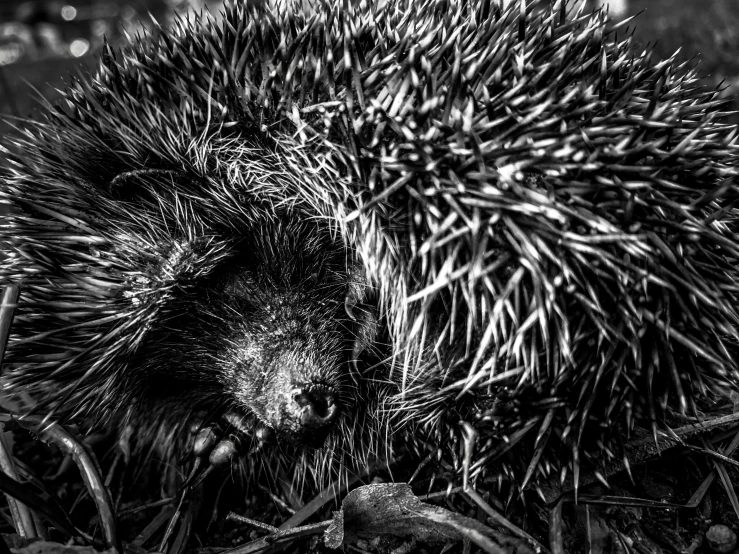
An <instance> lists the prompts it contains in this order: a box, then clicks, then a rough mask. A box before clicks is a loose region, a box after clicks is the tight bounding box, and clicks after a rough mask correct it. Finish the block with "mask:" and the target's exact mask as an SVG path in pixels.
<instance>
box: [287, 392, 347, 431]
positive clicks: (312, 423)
mask: <svg viewBox="0 0 739 554" xmlns="http://www.w3.org/2000/svg"><path fill="white" fill-rule="evenodd" d="M292 401H293V404H294V406H295V407H297V414H298V418H297V419H298V422H299V424H300V426H301V427H303V428H305V429H321V428H324V427H327V426H331V425H333V423H334V421H336V417H337V415H338V413H339V410H338V407H337V406H336V402H335V399H334V395H333V394H332V393H331V392H328V391H324V390H321V389H314V390H311V389H309V388H308V389H306V388H298V389H293V391H292Z"/></svg>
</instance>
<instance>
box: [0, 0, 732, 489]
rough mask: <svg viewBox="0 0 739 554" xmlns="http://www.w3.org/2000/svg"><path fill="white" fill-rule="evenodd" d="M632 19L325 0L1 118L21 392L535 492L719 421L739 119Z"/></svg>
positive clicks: (333, 458) (197, 26) (215, 29)
mask: <svg viewBox="0 0 739 554" xmlns="http://www.w3.org/2000/svg"><path fill="white" fill-rule="evenodd" d="M623 27H624V24H619V25H616V26H608V25H607V22H606V20H605V16H604V14H602V13H600V12H593V13H584V12H581V11H579V12H576V13H568V12H567V6H566V4H565V3H563V2H559V1H558V2H554V3H553V5H552V6H546V7H543V8H541V7H531V6H527V5H526V3H523V2H521V3H511V5H509V6H507V7H505V8H501V7H499V6H497V5H496V3H495V2H490V1H489V0H464V1H461V0H413V1H410V0H399V1H397V2H367V3H361V4H356V3H352V2H343V1H339V0H315V1H313V2H277V3H274V5H273V4H271V3H259V4H250V3H234V4H233V5H230V6H228V7H226V8H225V11H224V13H223V14H222V17H221V19H219V20H216V19H214V18H211V17H209V16H207V15H203V16H200V17H191V18H189V19H185V20H180V21H178V22H177V23H176V24H175V26H174V28H173V29H171V30H162V29H157V30H156V32H155V33H153V34H151V35H148V36H142V37H138V38H136V39H134V40H132V42H131V44H130V45H129V46H128V47H126V48H124V49H122V50H120V51H117V52H114V51H113V49H112V48H110V47H107V46H106V47H105V49H104V51H103V53H102V56H101V61H100V64H99V67H98V68H97V70H96V73H95V74H94V75H90V76H86V77H82V78H79V79H77V80H75V81H73V82H72V83H71V84H70V85H69V86H68V87H67V88H66V90H65V91H64V92H63V96H62V101H61V102H60V104H59V105H57V106H53V107H52V106H47V107H46V108H45V109H44V110H42V112H41V114H40V116H39V117H38V118H36V119H35V120H34V121H24V122H23V124H22V125H20V126H19V130H18V133H17V135H16V136H15V137H14V138H11V139H6V140H5V152H6V154H7V161H6V163H5V164H4V168H3V170H2V171H3V172H2V174H1V175H2V176H1V177H0V179H1V182H2V200H3V201H4V202H7V203H9V204H11V205H12V213H11V215H10V216H9V217H8V218H7V221H6V222H5V223H4V224H3V226H2V228H1V233H2V235H1V240H2V241H4V242H6V243H7V244H8V245H9V246H8V255H7V257H6V258H5V259H4V260H3V261H2V263H1V265H0V281H1V282H2V283H5V284H17V285H19V286H20V290H21V296H20V304H19V306H18V308H17V310H16V316H15V320H14V323H13V326H12V331H11V333H12V334H11V337H10V341H9V345H8V348H7V354H6V359H5V360H4V368H3V379H4V384H5V385H4V386H5V387H6V389H7V390H9V391H11V392H13V391H16V392H20V391H24V392H30V393H32V394H34V395H35V396H36V397H37V398H39V399H40V402H39V404H38V405H37V406H36V408H35V409H36V410H40V411H50V412H51V413H52V414H53V415H54V417H58V418H61V419H75V418H78V419H83V420H88V421H90V420H94V421H97V422H111V421H112V422H116V423H117V424H119V425H131V426H133V427H134V428H135V429H137V433H138V437H139V438H140V439H141V441H142V442H143V443H147V442H148V443H158V444H164V445H176V444H180V440H181V437H182V436H183V435H186V434H187V429H188V428H189V427H188V426H189V425H191V424H192V423H193V422H196V423H198V422H200V423H199V424H202V423H203V422H206V423H207V422H212V421H218V420H223V419H224V418H225V419H226V420H228V421H237V422H238V423H237V424H236V427H237V428H238V431H239V433H241V434H242V435H243V436H245V437H247V438H249V437H250V438H251V440H252V441H264V443H265V444H270V441H272V442H273V444H276V445H277V451H279V453H280V455H281V456H291V457H292V458H290V459H294V460H295V462H294V463H296V464H298V463H303V464H304V465H306V466H307V467H310V468H312V470H313V471H315V472H318V473H320V471H322V470H324V469H325V468H326V467H328V466H331V465H332V464H333V463H334V462H336V463H337V464H338V466H339V467H358V466H359V465H360V464H363V463H366V462H367V460H370V459H372V458H373V457H380V458H382V457H383V456H386V457H387V455H389V454H392V452H393V451H394V450H393V449H394V448H395V446H397V445H398V444H399V443H403V444H405V445H411V446H412V447H413V448H417V449H419V451H423V452H432V453H436V454H437V455H438V459H442V460H445V461H447V462H448V463H449V465H450V467H452V468H453V469H454V470H455V471H457V472H458V474H459V475H463V476H464V477H466V478H468V479H471V480H473V481H475V480H477V481H479V480H480V479H486V480H488V479H490V480H496V479H498V480H501V481H505V482H509V483H514V484H515V486H516V487H517V488H518V489H519V490H525V489H527V488H529V487H536V486H538V485H537V484H538V483H541V482H544V480H548V479H556V480H564V479H566V478H569V477H572V476H573V475H574V476H575V478H577V473H578V471H579V468H580V467H581V466H582V465H583V464H585V465H587V466H592V467H594V468H598V467H601V465H602V464H603V463H605V462H606V461H608V460H613V459H618V458H619V456H621V455H622V453H623V443H624V441H626V440H628V438H629V437H631V436H633V435H634V434H635V433H637V432H639V431H641V430H647V431H653V432H655V433H656V431H657V430H659V429H662V428H666V427H668V426H670V425H673V424H674V423H675V422H678V421H689V420H694V418H696V417H698V418H700V417H701V415H702V414H703V413H704V411H705V410H706V409H708V408H710V407H711V406H712V404H713V403H715V402H717V401H719V400H720V399H721V398H723V395H725V394H726V392H727V391H729V390H732V389H735V388H737V384H739V367H737V359H739V357H738V356H737V353H738V352H737V344H738V342H737V341H738V339H739V311H738V310H737V306H738V305H739V303H738V302H737V295H738V294H739V288H737V285H736V283H738V282H739V241H737V240H735V238H736V223H735V222H736V215H735V209H734V206H735V205H736V203H737V202H738V201H739V188H738V187H737V184H736V178H737V171H738V170H737V167H738V164H737V161H738V160H737V153H738V150H737V143H736V132H735V130H734V128H733V127H732V126H731V125H730V124H729V123H728V122H727V120H726V115H727V113H726V112H725V105H726V104H725V101H724V100H722V99H721V95H720V91H719V90H714V89H710V88H705V87H704V86H703V85H702V84H701V82H700V80H699V76H698V74H697V72H696V71H695V70H694V69H691V68H690V67H688V66H687V65H685V64H683V63H681V62H679V61H678V59H677V57H673V58H670V59H667V60H664V61H660V62H654V61H652V60H651V57H650V53H649V51H641V50H639V49H638V48H637V46H636V45H635V44H634V42H633V40H632V39H631V38H630V37H629V36H628V33H624V32H623ZM619 34H620V36H619ZM260 444H261V443H260ZM264 455H265V456H266V455H267V454H266V453H265V454H264ZM479 482H482V481H479Z"/></svg>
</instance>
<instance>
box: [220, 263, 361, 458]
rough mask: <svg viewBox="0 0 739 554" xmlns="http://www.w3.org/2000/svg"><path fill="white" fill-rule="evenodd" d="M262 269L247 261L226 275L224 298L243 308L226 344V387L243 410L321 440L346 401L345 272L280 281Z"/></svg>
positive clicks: (288, 432)
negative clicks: (330, 276)
mask: <svg viewBox="0 0 739 554" xmlns="http://www.w3.org/2000/svg"><path fill="white" fill-rule="evenodd" d="M261 271H264V269H262V270H261ZM261 271H260V269H258V268H257V269H256V272H255V271H254V270H253V269H247V268H244V267H239V268H237V269H236V270H235V271H234V270H231V271H230V272H229V274H228V276H227V278H226V280H225V281H222V284H223V288H222V289H221V290H220V291H219V297H218V300H217V301H218V302H221V303H222V306H223V307H226V309H228V310H229V311H231V312H232V313H233V315H234V316H236V317H235V318H234V319H232V320H231V321H232V325H231V326H230V332H229V333H228V334H227V336H226V337H224V339H225V341H224V346H223V349H222V351H221V352H219V357H220V359H221V364H222V376H223V386H224V389H225V391H226V392H227V394H229V396H230V397H231V401H232V405H233V408H234V409H235V410H237V411H239V410H243V411H248V412H251V413H253V414H254V415H256V416H257V418H258V419H259V420H260V421H261V422H262V423H264V424H266V425H267V426H268V427H270V428H272V429H274V430H275V431H276V432H277V434H278V436H282V437H283V438H284V439H286V440H288V441H289V442H291V443H294V444H296V445H301V446H320V445H321V443H322V442H323V440H324V439H325V438H326V435H327V433H328V432H329V430H330V429H331V428H332V427H333V425H334V424H335V423H336V421H337V419H338V417H339V414H340V412H341V411H342V406H341V404H344V403H346V402H340V398H341V397H342V396H345V395H343V394H342V392H343V388H344V378H345V373H346V372H347V371H348V370H349V365H348V364H347V362H348V358H347V353H348V352H349V345H350V344H351V337H350V336H349V335H347V334H346V333H345V332H344V329H343V327H346V322H345V321H344V319H346V316H345V315H344V316H343V317H342V313H341V308H342V306H343V303H344V297H345V295H346V293H345V292H344V291H342V288H343V287H342V286H341V282H340V281H341V280H340V274H334V276H333V282H328V283H326V282H324V283H321V282H319V281H318V280H317V278H316V276H315V275H313V276H310V275H309V276H307V278H305V279H301V280H300V281H297V282H293V283H284V282H283V283H279V281H278V280H276V279H273V277H274V275H271V274H270V272H269V270H267V271H266V272H264V273H262V272H261ZM290 281H294V280H293V279H290Z"/></svg>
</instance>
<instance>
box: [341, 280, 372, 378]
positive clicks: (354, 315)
mask: <svg viewBox="0 0 739 554" xmlns="http://www.w3.org/2000/svg"><path fill="white" fill-rule="evenodd" d="M350 275H351V276H352V277H353V279H352V283H351V285H350V286H349V291H348V293H347V295H346V298H345V299H344V310H345V311H346V315H348V316H349V318H350V319H351V320H352V321H353V322H354V324H355V328H354V344H353V346H352V352H351V359H350V362H351V364H352V366H353V367H354V370H355V371H358V367H357V361H358V360H359V356H361V355H362V353H363V352H365V351H366V350H369V349H370V348H372V345H373V344H374V343H375V340H376V338H377V334H378V327H379V323H378V318H377V312H376V310H375V309H374V307H373V305H372V303H371V302H369V301H368V300H369V299H368V296H369V293H370V288H369V287H368V286H367V285H366V283H365V282H364V280H363V279H361V278H360V276H359V275H360V272H359V270H358V268H354V270H353V271H350ZM358 306H359V307H358Z"/></svg>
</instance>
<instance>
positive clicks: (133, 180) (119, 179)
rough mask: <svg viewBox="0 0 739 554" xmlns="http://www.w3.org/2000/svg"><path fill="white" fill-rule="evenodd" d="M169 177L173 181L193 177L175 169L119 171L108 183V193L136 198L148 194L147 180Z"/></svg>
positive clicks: (121, 198) (117, 198)
mask: <svg viewBox="0 0 739 554" xmlns="http://www.w3.org/2000/svg"><path fill="white" fill-rule="evenodd" d="M162 178H167V179H168V180H169V181H171V182H178V183H184V182H188V181H190V180H191V179H192V178H191V177H190V176H188V175H187V174H186V173H184V172H182V171H176V170H173V169H133V170H131V171H124V172H123V173H119V174H118V175H116V176H115V177H113V179H112V180H111V181H110V183H108V187H107V188H108V193H109V194H110V196H112V197H113V198H115V199H116V200H135V199H136V198H138V197H140V196H142V195H146V193H147V189H148V187H147V186H146V184H147V182H148V183H150V182H151V181H153V180H157V181H160V180H161V179H162Z"/></svg>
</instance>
